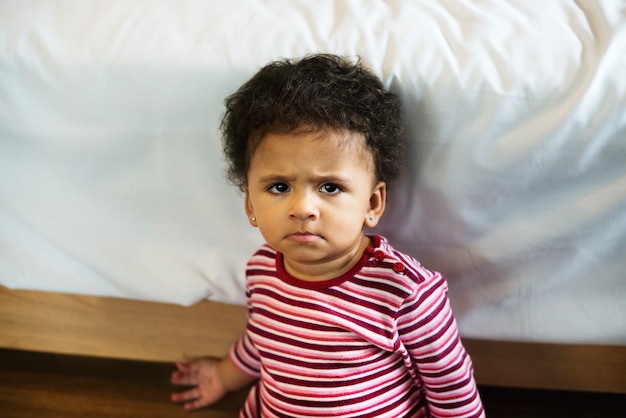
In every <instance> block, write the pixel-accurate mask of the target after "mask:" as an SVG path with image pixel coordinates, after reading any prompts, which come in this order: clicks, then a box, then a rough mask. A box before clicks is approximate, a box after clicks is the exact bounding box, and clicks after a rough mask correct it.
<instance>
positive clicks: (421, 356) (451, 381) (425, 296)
mask: <svg viewBox="0 0 626 418" xmlns="http://www.w3.org/2000/svg"><path fill="white" fill-rule="evenodd" d="M429 273H431V272H429ZM431 274H432V276H431V277H429V278H428V279H427V280H426V281H425V282H424V283H423V284H428V285H426V286H418V287H417V289H416V291H415V292H414V293H413V294H412V295H411V296H409V297H408V298H407V299H406V300H405V303H404V306H403V307H402V308H401V310H400V311H399V313H398V332H399V334H400V339H401V341H402V342H403V344H404V345H405V347H406V349H407V350H408V353H409V356H410V359H409V361H410V362H412V363H413V364H414V366H415V367H416V368H417V370H418V373H419V376H420V379H421V380H422V383H423V384H424V389H425V395H426V399H427V401H428V404H429V408H430V412H431V414H432V416H433V417H484V411H483V407H482V402H481V400H480V396H479V394H478V389H477V387H476V383H475V380H474V376H473V366H472V362H471V359H470V357H469V355H468V354H467V352H466V351H465V348H464V347H463V345H462V343H461V339H460V336H459V332H458V328H457V324H456V320H455V319H454V316H453V314H452V310H451V307H450V301H449V299H448V287H447V283H446V281H445V279H444V278H443V277H442V276H441V275H440V274H438V273H431Z"/></svg>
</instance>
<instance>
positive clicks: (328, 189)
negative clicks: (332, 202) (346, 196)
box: [320, 183, 341, 194]
mask: <svg viewBox="0 0 626 418" xmlns="http://www.w3.org/2000/svg"><path fill="white" fill-rule="evenodd" d="M340 191H341V188H340V187H339V186H337V185H336V184H334V183H325V184H322V187H320V192H322V193H326V194H337V193H339V192H340Z"/></svg>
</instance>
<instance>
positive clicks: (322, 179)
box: [258, 174, 352, 184]
mask: <svg viewBox="0 0 626 418" xmlns="http://www.w3.org/2000/svg"><path fill="white" fill-rule="evenodd" d="M292 181H293V176H284V175H280V174H271V175H268V176H262V177H261V178H259V180H258V182H259V183H261V184H270V183H279V182H285V183H290V182H292ZM307 181H311V182H313V183H320V184H322V183H339V184H350V183H352V181H351V180H350V178H348V177H342V176H337V175H321V176H314V177H311V178H308V179H307Z"/></svg>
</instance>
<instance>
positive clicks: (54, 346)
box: [0, 286, 626, 393]
mask: <svg viewBox="0 0 626 418" xmlns="http://www.w3.org/2000/svg"><path fill="white" fill-rule="evenodd" d="M244 326H245V307H243V306H238V305H230V304H224V303H218V302H211V301H202V302H200V303H198V304H196V305H194V306H190V307H183V306H178V305H171V304H164V303H155V302H143V301H136V300H127V299H116V298H105V297H94V296H80V295H68V294H59V293H49V292H37V291H24V290H9V289H6V288H2V287H1V286H0V347H5V348H13V349H21V350H30V351H43V352H51V353H61V354H77V355H88V356H97V357H109V358H121V359H133V360H148V361H165V362H171V361H175V360H178V359H181V358H189V357H200V356H223V355H224V354H225V353H226V352H227V351H228V348H229V346H230V345H231V344H232V342H233V341H235V340H236V339H237V337H238V336H239V335H240V333H241V331H242V330H243V329H244ZM463 341H464V344H465V346H466V347H467V350H468V352H469V353H470V355H471V357H472V360H473V362H474V369H475V372H476V380H477V381H478V383H479V384H481V385H488V386H507V387H523V388H537V389H559V390H580V391H593V392H611V393H626V346H602V345H568V344H543V343H525V342H507V341H486V340H478V339H470V338H464V339H463Z"/></svg>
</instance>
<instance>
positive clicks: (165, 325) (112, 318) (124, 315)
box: [0, 286, 245, 361]
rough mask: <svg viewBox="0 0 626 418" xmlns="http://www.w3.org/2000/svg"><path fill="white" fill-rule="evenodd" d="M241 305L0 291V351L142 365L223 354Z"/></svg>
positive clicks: (240, 324)
mask: <svg viewBox="0 0 626 418" xmlns="http://www.w3.org/2000/svg"><path fill="white" fill-rule="evenodd" d="M244 326H245V308H244V307H242V306H236V305H229V304H224V303H217V302H208V301H206V302H202V303H198V304H196V305H194V306H190V307H184V306H179V305H173V304H166V303H155V302H144V301H137V300H128V299H118V298H106V297H94V296H82V295H70V294H61V293H50V292H37V291H24V290H9V289H7V288H3V287H1V286H0V347H6V348H13V349H21V350H31V351H44V352H52V353H61V354H79V355H88V356H98V357H109V358H122V359H134V360H148V361H174V360H180V359H183V358H190V357H198V356H223V355H224V354H225V353H227V351H228V348H229V346H230V345H231V344H232V342H233V341H235V340H236V339H237V337H238V336H239V335H240V333H241V331H242V330H243V329H244Z"/></svg>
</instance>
